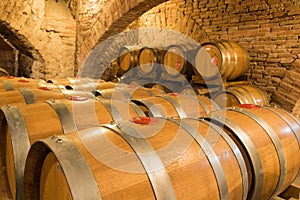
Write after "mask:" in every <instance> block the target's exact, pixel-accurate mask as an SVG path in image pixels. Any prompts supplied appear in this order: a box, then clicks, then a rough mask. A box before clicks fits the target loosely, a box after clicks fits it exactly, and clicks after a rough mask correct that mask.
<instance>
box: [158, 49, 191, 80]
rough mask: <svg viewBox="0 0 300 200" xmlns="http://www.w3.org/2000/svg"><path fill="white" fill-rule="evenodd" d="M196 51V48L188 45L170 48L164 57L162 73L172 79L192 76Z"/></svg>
mask: <svg viewBox="0 0 300 200" xmlns="http://www.w3.org/2000/svg"><path fill="white" fill-rule="evenodd" d="M194 50H195V46H194V45H192V44H188V43H187V44H174V45H170V46H168V47H167V48H166V50H165V53H164V56H163V61H162V64H163V66H162V71H163V72H165V73H166V74H168V75H169V76H171V77H178V76H181V75H186V76H190V75H191V73H192V66H191V62H192V57H193V54H194Z"/></svg>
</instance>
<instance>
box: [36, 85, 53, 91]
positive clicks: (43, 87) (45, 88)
mask: <svg viewBox="0 0 300 200" xmlns="http://www.w3.org/2000/svg"><path fill="white" fill-rule="evenodd" d="M38 89H40V90H46V91H49V90H52V88H51V87H47V86H41V87H38Z"/></svg>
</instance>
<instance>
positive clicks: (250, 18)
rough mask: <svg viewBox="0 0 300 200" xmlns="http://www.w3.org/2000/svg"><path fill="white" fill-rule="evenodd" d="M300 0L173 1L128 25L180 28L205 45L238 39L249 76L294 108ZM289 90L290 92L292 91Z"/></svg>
mask: <svg viewBox="0 0 300 200" xmlns="http://www.w3.org/2000/svg"><path fill="white" fill-rule="evenodd" d="M299 24H300V1H299V0H291V1H290V0H272V1H271V0H251V1H250V0H249V1H236V0H220V1H215V0H201V1H192V0H171V1H168V2H166V3H163V4H161V5H159V6H157V7H155V8H153V9H151V10H150V11H148V12H147V13H145V14H143V15H142V16H141V17H140V18H138V19H137V20H136V21H134V22H133V23H132V24H130V25H129V26H128V28H139V27H161V28H167V29H172V30H176V31H180V32H182V33H185V34H186V35H188V36H190V37H191V38H193V39H194V40H196V41H197V42H199V43H202V42H204V41H208V40H228V41H234V42H237V43H238V44H239V45H241V46H242V47H243V48H244V49H245V50H247V51H248V53H249V55H250V67H249V70H248V72H247V75H248V76H249V77H250V79H251V81H252V82H253V84H255V85H257V86H259V87H260V88H262V89H264V90H266V91H267V92H268V93H269V95H271V97H272V101H273V103H274V104H277V105H280V106H282V107H284V108H286V109H288V110H289V111H291V110H292V109H293V107H294V105H295V103H296V101H297V100H298V99H299V98H300V96H299V95H300V91H299V86H300V85H299V83H298V80H299V78H298V77H299V69H300V60H299V58H300V40H299V39H300V25H299ZM287 91H288V92H287Z"/></svg>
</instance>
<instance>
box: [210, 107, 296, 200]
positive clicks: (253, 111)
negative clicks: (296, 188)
mask: <svg viewBox="0 0 300 200" xmlns="http://www.w3.org/2000/svg"><path fill="white" fill-rule="evenodd" d="M207 120H209V121H211V122H213V123H215V124H217V125H219V126H221V127H223V129H224V130H225V131H226V132H227V134H228V135H229V136H230V137H231V138H232V139H233V140H235V142H236V144H237V145H238V146H239V148H240V150H241V151H242V152H243V155H244V159H245V162H246V163H247V168H248V172H249V177H252V178H251V179H252V181H251V186H250V191H249V195H248V198H247V199H250V200H258V199H262V200H264V199H270V198H271V197H272V196H274V195H277V194H279V193H280V192H282V191H283V190H285V189H286V188H287V187H288V186H289V185H290V184H291V183H292V182H293V180H294V179H295V178H296V176H297V175H298V172H299V167H300V146H299V145H300V140H299V137H300V135H299V133H300V124H299V122H298V121H297V120H296V119H295V118H294V117H293V116H292V115H291V114H289V113H288V112H286V111H284V110H282V109H279V108H271V107H259V106H255V105H251V104H241V105H240V106H239V107H232V108H228V109H224V110H220V111H215V112H212V113H211V114H210V115H209V116H208V117H207Z"/></svg>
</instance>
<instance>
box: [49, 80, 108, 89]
mask: <svg viewBox="0 0 300 200" xmlns="http://www.w3.org/2000/svg"><path fill="white" fill-rule="evenodd" d="M102 82H105V81H103V80H99V79H91V78H87V77H86V78H71V77H67V78H61V79H48V80H47V83H52V84H55V85H57V86H59V87H60V88H65V89H67V90H85V91H94V90H95V89H97V85H98V84H100V83H102Z"/></svg>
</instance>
